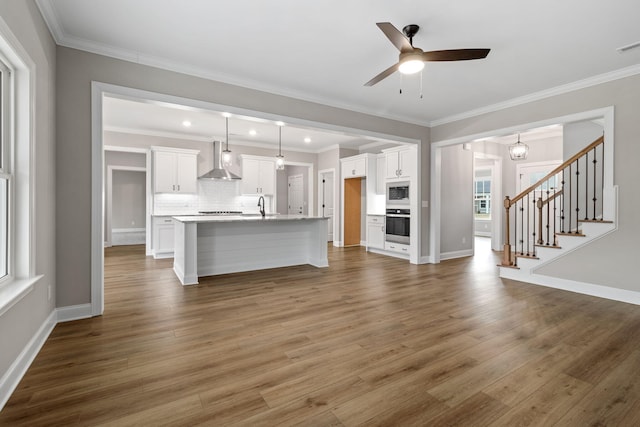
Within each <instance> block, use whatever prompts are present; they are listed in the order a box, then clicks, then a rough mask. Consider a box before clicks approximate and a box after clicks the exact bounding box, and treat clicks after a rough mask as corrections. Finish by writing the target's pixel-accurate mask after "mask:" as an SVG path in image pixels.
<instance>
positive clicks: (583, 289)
mask: <svg viewBox="0 0 640 427" xmlns="http://www.w3.org/2000/svg"><path fill="white" fill-rule="evenodd" d="M503 270H513V269H508V268H505V269H503ZM501 277H506V278H508V277H507V276H502V275H501ZM514 280H518V278H514ZM526 283H533V284H535V285H541V286H546V287H548V288H554V289H562V290H564V291H569V292H575V293H578V294H584V295H591V296H593V297H599V298H605V299H610V300H613V301H620V302H626V303H629V304H635V305H640V292H635V291H628V290H626V289H619V288H612V287H610V286H603V285H596V284H593V283H585V282H578V281H575V280H568V279H560V278H558V277H552V276H543V275H542V274H532V275H530V276H529V277H528V278H527V282H526Z"/></svg>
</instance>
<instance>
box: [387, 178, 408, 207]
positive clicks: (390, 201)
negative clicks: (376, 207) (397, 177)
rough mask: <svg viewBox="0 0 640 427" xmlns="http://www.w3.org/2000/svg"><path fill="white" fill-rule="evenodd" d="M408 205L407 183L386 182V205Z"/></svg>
mask: <svg viewBox="0 0 640 427" xmlns="http://www.w3.org/2000/svg"><path fill="white" fill-rule="evenodd" d="M408 204H409V182H408V181H402V182H387V205H392V206H393V205H408Z"/></svg>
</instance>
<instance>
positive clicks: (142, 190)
mask: <svg viewBox="0 0 640 427" xmlns="http://www.w3.org/2000/svg"><path fill="white" fill-rule="evenodd" d="M109 171H110V174H111V176H110V178H111V179H110V186H109V189H108V195H109V196H110V198H111V203H110V204H109V209H110V212H109V215H107V218H108V219H109V220H110V221H109V227H108V229H107V236H108V238H109V237H110V243H111V246H122V245H144V244H145V242H146V203H145V200H146V198H147V197H146V194H147V189H146V186H147V185H146V184H147V183H146V171H145V170H139V169H120V168H113V167H110V168H109Z"/></svg>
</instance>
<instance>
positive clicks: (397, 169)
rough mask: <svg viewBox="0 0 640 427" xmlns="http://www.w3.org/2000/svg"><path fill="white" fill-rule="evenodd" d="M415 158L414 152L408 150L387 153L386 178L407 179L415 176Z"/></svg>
mask: <svg viewBox="0 0 640 427" xmlns="http://www.w3.org/2000/svg"><path fill="white" fill-rule="evenodd" d="M415 156H416V152H415V150H413V149H410V148H406V149H402V150H398V151H389V152H387V153H386V159H387V165H386V168H385V169H386V171H387V172H386V178H387V179H396V178H409V177H411V176H412V175H413V174H415V167H414V165H415V164H416V158H415Z"/></svg>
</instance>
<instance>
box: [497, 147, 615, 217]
mask: <svg viewBox="0 0 640 427" xmlns="http://www.w3.org/2000/svg"><path fill="white" fill-rule="evenodd" d="M603 142H604V135H603V136H601V137H600V138H598V139H596V140H595V141H593V142H592V143H591V144H589V145H587V146H586V147H584V148H583V149H582V150H580V151H578V152H577V153H576V154H574V155H573V156H571V157H570V158H569V159H567V160H566V161H565V162H564V163H562V164H561V165H560V166H558V167H557V168H555V169H554V170H552V171H551V172H549V173H548V174H547V175H546V176H545V177H544V178H542V179H540V180H538V182H536V183H535V184H533V185H532V186H531V187H529V188H527V189H526V190H524V191H523V192H521V193H520V194H518V195H517V196H515V197H514V198H513V199H509V198H508V197H507V199H506V200H505V205H506V203H507V200H509V207H511V206H513V205H514V203H516V202H517V201H519V200H522V199H523V198H524V197H525V196H526V195H527V194H529V193H530V192H532V191H533V190H535V189H536V188H538V187H539V186H540V184H542V183H543V182H544V181H546V180H548V179H549V178H551V177H552V176H554V175H556V174H558V173H560V172H562V170H563V169H564V168H566V167H567V166H569V165H570V164H571V163H573V162H575V161H576V160H578V159H579V158H580V157H582V156H584V155H585V154H586V153H587V152H588V151H590V150H593V148H594V147H597V146H598V145H600V144H602V143H603ZM505 207H506V206H505Z"/></svg>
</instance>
